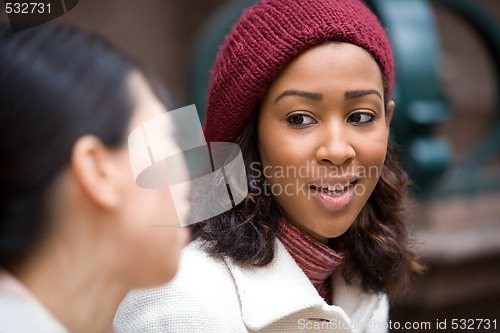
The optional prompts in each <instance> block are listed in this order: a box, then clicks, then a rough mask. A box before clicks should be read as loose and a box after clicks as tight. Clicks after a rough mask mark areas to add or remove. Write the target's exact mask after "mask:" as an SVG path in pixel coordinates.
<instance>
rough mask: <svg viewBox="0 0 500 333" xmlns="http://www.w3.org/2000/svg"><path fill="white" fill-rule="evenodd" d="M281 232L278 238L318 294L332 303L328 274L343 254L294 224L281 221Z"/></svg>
mask: <svg viewBox="0 0 500 333" xmlns="http://www.w3.org/2000/svg"><path fill="white" fill-rule="evenodd" d="M281 225H282V230H283V232H282V233H280V235H279V236H278V238H279V239H280V241H281V242H282V243H283V245H284V246H285V248H286V249H287V250H288V252H289V253H290V255H291V256H292V257H293V259H294V260H295V262H296V263H297V265H299V267H300V268H301V269H302V270H303V271H304V273H305V274H306V275H307V277H308V278H309V280H310V281H311V283H312V284H313V286H314V287H315V288H316V290H317V291H318V293H319V295H320V296H321V297H323V299H324V300H325V301H326V302H327V303H328V304H332V284H331V281H330V276H331V275H332V273H333V271H334V270H335V268H337V267H338V266H339V265H340V264H342V263H343V262H344V254H343V253H341V252H336V251H335V250H332V249H331V248H329V247H328V246H326V245H324V244H322V243H320V242H318V241H317V240H315V239H313V238H311V237H309V236H307V235H304V234H303V233H302V232H300V231H299V230H298V229H297V228H295V227H294V226H292V225H290V224H288V223H286V222H285V221H282V222H281Z"/></svg>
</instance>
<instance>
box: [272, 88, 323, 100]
mask: <svg viewBox="0 0 500 333" xmlns="http://www.w3.org/2000/svg"><path fill="white" fill-rule="evenodd" d="M285 96H300V97H305V98H309V99H312V100H313V101H321V99H322V98H323V95H322V94H319V93H313V92H310V91H304V90H285V91H284V92H283V93H282V94H281V95H279V96H278V97H276V99H275V100H274V103H277V102H278V101H279V100H280V99H281V98H283V97H285Z"/></svg>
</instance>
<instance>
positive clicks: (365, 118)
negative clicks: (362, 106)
mask: <svg viewBox="0 0 500 333" xmlns="http://www.w3.org/2000/svg"><path fill="white" fill-rule="evenodd" d="M373 119H375V116H374V115H372V114H371V113H367V112H357V113H354V114H352V115H350V116H349V119H348V122H349V123H353V124H358V125H363V124H368V123H371V122H372V121H373Z"/></svg>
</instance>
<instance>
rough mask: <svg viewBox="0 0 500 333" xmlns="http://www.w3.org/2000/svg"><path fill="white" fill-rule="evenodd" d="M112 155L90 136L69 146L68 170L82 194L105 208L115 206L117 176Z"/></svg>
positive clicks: (117, 198)
mask: <svg viewBox="0 0 500 333" xmlns="http://www.w3.org/2000/svg"><path fill="white" fill-rule="evenodd" d="M111 155H112V153H111V152H110V151H109V149H107V148H106V147H105V146H104V145H103V143H102V142H101V141H100V140H99V139H98V138H97V137H95V136H93V135H86V136H83V137H81V138H80V139H78V141H77V142H76V143H75V145H74V146H73V151H72V155H71V170H72V173H73V175H74V177H75V180H76V182H77V183H78V184H79V185H80V187H81V189H82V191H83V193H85V194H86V195H87V196H88V198H89V199H90V200H91V201H93V202H94V203H95V204H96V205H98V206H101V207H102V208H105V209H114V208H116V207H118V205H119V201H120V195H119V184H118V181H117V177H118V176H119V174H118V172H117V170H116V166H115V164H114V163H113V161H112V156H111Z"/></svg>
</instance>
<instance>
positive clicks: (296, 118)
mask: <svg viewBox="0 0 500 333" xmlns="http://www.w3.org/2000/svg"><path fill="white" fill-rule="evenodd" d="M286 121H287V122H288V123H289V124H290V125H291V126H295V127H300V126H307V125H311V124H314V123H316V121H315V120H314V119H313V118H312V117H311V116H308V115H306V114H292V115H290V116H288V117H287V118H286Z"/></svg>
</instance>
